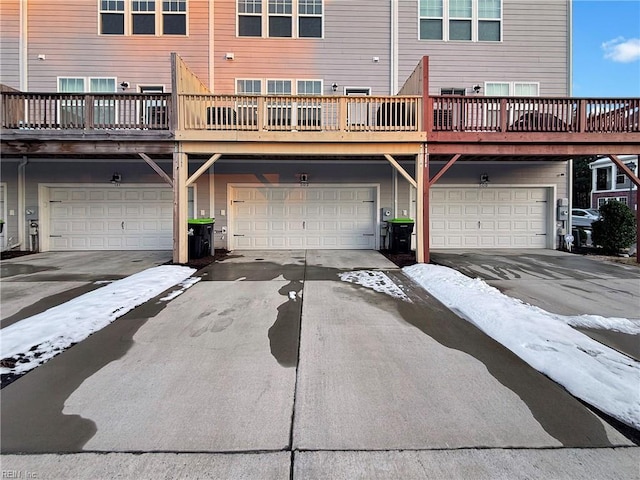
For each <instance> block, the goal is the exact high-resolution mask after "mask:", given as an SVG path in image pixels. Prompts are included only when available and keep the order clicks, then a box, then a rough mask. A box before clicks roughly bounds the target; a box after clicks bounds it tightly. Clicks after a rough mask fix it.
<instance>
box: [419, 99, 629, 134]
mask: <svg viewBox="0 0 640 480" xmlns="http://www.w3.org/2000/svg"><path fill="white" fill-rule="evenodd" d="M429 102H430V103H431V105H430V109H431V111H432V112H433V124H432V129H431V131H434V132H439V131H443V132H549V133H553V132H559V133H562V132H580V133H622V132H640V125H639V122H638V119H639V111H640V99H638V98H635V99H575V98H540V97H508V98H505V97H464V96H459V97H458V96H434V97H430V98H429Z"/></svg>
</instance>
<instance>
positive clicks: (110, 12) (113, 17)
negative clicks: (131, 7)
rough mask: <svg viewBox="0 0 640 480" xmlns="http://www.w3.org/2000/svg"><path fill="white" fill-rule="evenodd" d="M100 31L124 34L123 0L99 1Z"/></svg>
mask: <svg viewBox="0 0 640 480" xmlns="http://www.w3.org/2000/svg"><path fill="white" fill-rule="evenodd" d="M100 33H102V34H104V35H124V0H101V1H100Z"/></svg>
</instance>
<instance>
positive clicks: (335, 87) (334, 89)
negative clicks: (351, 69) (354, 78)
mask: <svg viewBox="0 0 640 480" xmlns="http://www.w3.org/2000/svg"><path fill="white" fill-rule="evenodd" d="M331 90H333V91H334V92H337V91H338V84H337V83H334V84H333V85H331Z"/></svg>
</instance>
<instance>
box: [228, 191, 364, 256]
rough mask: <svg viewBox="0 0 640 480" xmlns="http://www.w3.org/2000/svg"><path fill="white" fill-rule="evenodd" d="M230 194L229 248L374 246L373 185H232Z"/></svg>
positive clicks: (344, 247) (354, 247)
mask: <svg viewBox="0 0 640 480" xmlns="http://www.w3.org/2000/svg"><path fill="white" fill-rule="evenodd" d="M231 196H232V201H231V215H232V216H231V219H230V221H231V224H230V225H231V234H232V237H231V248H236V249H262V248H264V249H296V248H303V249H307V248H322V249H344V250H348V249H375V248H376V237H375V222H376V189H375V188H373V187H326V186H325V187H312V186H308V187H301V186H291V187H235V188H233V189H231Z"/></svg>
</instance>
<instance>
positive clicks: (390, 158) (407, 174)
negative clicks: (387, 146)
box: [384, 153, 418, 188]
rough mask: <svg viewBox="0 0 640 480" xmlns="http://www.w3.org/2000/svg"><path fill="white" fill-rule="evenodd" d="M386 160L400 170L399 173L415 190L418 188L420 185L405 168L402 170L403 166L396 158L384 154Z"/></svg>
mask: <svg viewBox="0 0 640 480" xmlns="http://www.w3.org/2000/svg"><path fill="white" fill-rule="evenodd" d="M384 158H386V159H387V160H389V163H390V164H391V165H393V166H394V167H395V169H396V170H398V172H400V175H402V176H403V177H404V178H406V179H407V182H409V183H410V184H411V185H413V186H414V187H415V188H418V184H417V183H416V181H415V180H414V179H413V178H412V177H411V175H409V173H408V172H407V171H406V170H405V169H404V168H402V165H400V164H399V163H398V162H397V161H396V159H395V158H393V157H392V156H391V155H389V154H388V153H385V154H384Z"/></svg>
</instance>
